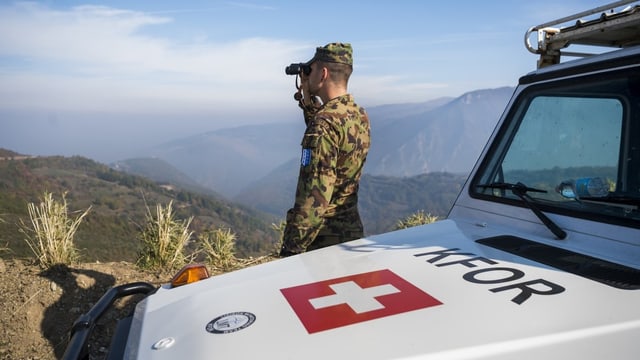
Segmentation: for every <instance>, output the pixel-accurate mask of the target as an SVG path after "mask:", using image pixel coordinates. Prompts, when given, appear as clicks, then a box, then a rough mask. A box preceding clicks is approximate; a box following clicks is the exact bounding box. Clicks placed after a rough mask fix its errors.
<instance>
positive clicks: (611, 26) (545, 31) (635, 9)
mask: <svg viewBox="0 0 640 360" xmlns="http://www.w3.org/2000/svg"><path fill="white" fill-rule="evenodd" d="M634 2H638V0H631V1H629V0H625V1H616V2H613V3H610V4H607V5H603V6H599V7H597V8H594V9H591V10H587V11H583V12H581V13H578V14H575V15H571V16H567V17H564V18H561V19H558V20H554V21H550V22H547V23H544V24H540V25H538V26H534V27H532V28H530V29H529V30H527V32H526V33H525V37H524V42H525V47H526V48H527V50H529V51H530V52H532V53H534V54H539V55H540V58H539V59H538V62H537V67H538V68H542V67H545V66H549V65H553V64H558V63H560V57H561V55H565V56H578V57H586V56H591V55H594V53H580V52H568V51H562V52H561V51H560V50H561V49H564V48H566V47H568V46H569V45H587V46H599V47H615V48H624V47H628V46H632V45H637V44H640V5H638V4H635V5H633V6H632V5H629V6H627V7H626V8H624V9H622V10H620V11H618V12H616V11H615V8H616V7H620V6H623V5H627V4H631V3H634ZM603 11H604V12H603ZM600 12H601V14H600V16H599V17H597V18H595V19H592V20H586V21H585V20H582V19H581V18H582V17H585V16H589V15H593V14H597V13H600ZM573 20H577V21H576V22H575V24H573V25H569V26H565V27H560V28H557V27H553V26H559V25H562V24H565V23H568V22H569V21H573ZM535 32H537V35H538V47H537V48H534V47H533V46H531V43H530V39H531V36H532V34H533V33H535Z"/></svg>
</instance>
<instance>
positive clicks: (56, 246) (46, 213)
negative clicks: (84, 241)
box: [19, 192, 91, 269]
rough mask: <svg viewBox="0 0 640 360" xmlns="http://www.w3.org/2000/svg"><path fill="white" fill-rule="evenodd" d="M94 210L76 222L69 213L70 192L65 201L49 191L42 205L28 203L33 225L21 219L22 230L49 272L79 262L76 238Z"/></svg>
mask: <svg viewBox="0 0 640 360" xmlns="http://www.w3.org/2000/svg"><path fill="white" fill-rule="evenodd" d="M90 209H91V207H89V208H88V209H87V210H85V211H84V212H82V213H81V214H80V215H79V216H78V217H76V218H75V219H72V218H71V217H70V216H69V213H68V210H67V200H66V193H64V194H62V201H57V200H55V199H54V198H53V195H52V194H51V193H48V192H45V193H44V196H43V198H42V201H41V202H40V204H39V205H36V204H34V203H29V204H28V210H29V218H30V219H31V224H30V225H27V224H25V223H24V222H23V221H22V220H21V221H20V224H19V227H20V232H21V233H22V234H24V235H25V241H26V242H27V244H28V245H29V248H30V249H31V251H32V252H33V254H34V255H35V257H36V262H37V263H38V264H39V265H40V266H42V267H44V268H46V269H48V268H51V267H52V266H54V265H56V264H66V265H69V264H73V263H75V262H76V261H77V259H78V250H77V249H76V247H75V245H74V243H73V239H74V236H75V234H76V231H77V230H78V226H80V224H81V223H82V220H83V219H84V217H85V216H86V215H87V214H88V213H89V210H90Z"/></svg>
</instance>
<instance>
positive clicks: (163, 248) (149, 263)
mask: <svg viewBox="0 0 640 360" xmlns="http://www.w3.org/2000/svg"><path fill="white" fill-rule="evenodd" d="M191 221H193V217H190V218H189V219H188V220H177V219H175V217H174V213H173V202H169V204H168V205H167V206H166V207H163V206H162V205H161V204H158V205H156V213H155V216H154V215H153V214H152V213H151V209H149V207H147V215H146V223H145V225H144V227H143V229H142V231H141V232H140V240H141V241H142V250H141V251H140V253H139V256H138V260H137V262H136V264H137V265H138V266H140V267H141V268H143V269H149V270H173V269H178V268H180V267H182V266H183V265H184V264H186V263H187V262H188V261H189V260H190V258H188V257H187V256H186V255H185V253H184V249H185V246H186V245H187V243H188V242H189V240H190V239H191V236H192V235H193V232H192V231H190V230H189V226H190V225H191Z"/></svg>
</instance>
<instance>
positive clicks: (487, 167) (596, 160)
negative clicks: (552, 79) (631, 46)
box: [472, 78, 640, 220]
mask: <svg viewBox="0 0 640 360" xmlns="http://www.w3.org/2000/svg"><path fill="white" fill-rule="evenodd" d="M627 81H628V80H627V79H623V78H621V79H619V80H617V81H610V82H607V83H605V82H594V83H591V84H590V83H588V82H584V83H579V84H577V85H576V84H570V85H568V86H566V87H564V88H558V87H555V88H554V89H549V90H547V91H545V90H543V89H542V90H540V89H539V90H536V91H531V93H530V94H528V95H527V94H525V95H522V96H521V101H520V103H521V105H520V107H519V108H518V110H517V111H515V112H513V113H512V114H510V116H513V120H515V121H512V122H508V121H507V122H505V124H507V126H508V127H507V128H506V129H504V130H502V131H501V132H500V133H499V134H500V135H499V137H501V138H499V139H498V142H497V143H498V146H495V147H494V148H493V149H492V150H491V152H490V153H489V155H488V160H487V161H485V162H484V164H483V166H482V168H481V170H480V172H479V175H478V176H477V177H476V179H474V185H475V186H474V187H472V190H475V192H476V194H478V195H481V196H485V197H486V196H489V197H490V198H494V199H495V200H496V201H505V200H506V201H509V200H514V201H520V197H519V196H517V195H516V194H515V193H514V192H513V191H510V187H509V186H508V185H516V184H520V185H524V186H526V187H527V188H528V189H530V191H529V190H528V191H527V192H526V195H527V196H528V197H530V198H531V199H532V200H533V201H536V202H538V203H540V204H541V205H543V206H547V207H548V209H547V208H545V210H547V211H549V210H550V211H553V210H554V207H556V209H555V210H559V211H561V212H562V211H577V212H584V213H588V214H591V215H594V214H600V215H606V216H610V215H613V216H619V217H623V218H625V219H635V220H638V219H640V215H639V213H638V205H640V193H639V192H638V189H637V188H635V189H633V188H629V186H628V185H629V184H637V183H638V178H639V177H640V174H638V173H637V168H636V167H632V166H631V163H633V161H629V159H630V158H631V156H632V154H633V149H637V148H638V146H639V144H638V141H639V140H638V139H637V136H632V135H630V134H631V130H630V129H634V128H637V125H636V126H635V127H632V126H631V121H632V119H634V116H635V119H636V120H635V121H638V116H637V115H635V112H637V110H633V109H634V106H635V107H637V106H638V104H639V103H640V101H639V99H637V98H635V97H634V95H633V91H629V90H628V89H630V84H628V83H627ZM635 162H636V163H637V162H638V159H635ZM492 184H493V185H492ZM498 184H501V185H502V186H496V185H498ZM489 185H492V186H489ZM472 195H473V194H472Z"/></svg>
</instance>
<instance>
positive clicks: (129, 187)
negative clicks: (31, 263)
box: [0, 150, 277, 261]
mask: <svg viewBox="0 0 640 360" xmlns="http://www.w3.org/2000/svg"><path fill="white" fill-rule="evenodd" d="M44 192H50V193H53V195H54V197H56V198H58V199H61V197H62V194H64V193H66V200H67V203H68V208H69V211H70V212H74V211H84V210H86V209H87V208H89V207H91V210H90V212H89V214H88V215H87V217H86V218H85V220H84V222H83V223H82V224H81V226H80V228H79V229H78V233H77V235H76V243H77V246H78V247H79V248H80V249H81V255H82V260H83V261H95V260H100V261H120V260H125V261H133V260H135V258H136V255H137V251H138V246H139V241H138V238H137V236H138V233H139V229H140V226H141V225H142V224H143V222H144V221H145V214H146V212H147V209H151V210H152V213H154V212H155V207H156V205H157V204H162V205H167V204H168V203H169V202H170V201H172V202H173V207H174V209H175V213H176V214H177V217H178V218H179V219H185V220H186V219H188V218H189V217H192V216H193V217H194V220H193V222H192V224H191V230H192V231H194V236H197V235H198V234H199V233H201V232H202V230H204V229H207V228H211V227H214V228H218V227H222V228H229V229H231V230H232V231H233V232H234V233H235V234H236V235H237V252H238V255H239V256H251V255H259V254H266V253H268V252H269V251H271V250H272V249H273V247H274V244H275V241H276V237H277V234H276V232H275V231H274V230H273V229H272V228H271V223H272V221H273V219H272V218H270V217H269V216H267V215H264V214H262V213H259V212H258V211H255V210H251V209H249V208H245V207H242V206H241V205H236V204H233V203H231V202H228V201H226V200H222V199H220V198H217V197H215V196H212V195H203V194H199V193H194V192H189V191H185V190H182V189H180V188H177V187H175V186H172V185H169V184H165V185H162V184H157V183H155V182H153V181H151V180H148V179H146V178H143V177H140V176H134V175H129V174H126V173H123V172H120V171H116V170H113V169H111V168H109V167H108V166H106V165H103V164H100V163H97V162H95V161H92V160H90V159H87V158H83V157H70V158H67V157H28V156H21V155H19V154H16V153H13V152H11V151H8V150H3V151H2V152H1V153H0V248H8V249H9V251H8V252H7V251H4V252H0V255H2V256H5V257H7V256H15V257H24V256H29V255H30V250H29V248H28V246H27V244H26V242H25V241H24V235H23V234H21V233H20V232H19V226H18V224H19V223H20V221H23V222H25V223H26V224H29V223H30V220H29V216H28V211H27V205H28V203H36V204H38V203H39V202H40V199H41V198H42V196H43V194H44ZM72 215H74V217H75V216H77V215H76V214H75V213H74V214H72Z"/></svg>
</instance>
